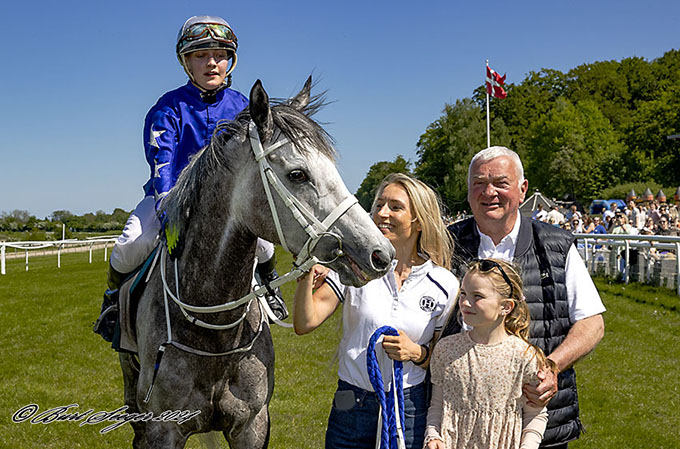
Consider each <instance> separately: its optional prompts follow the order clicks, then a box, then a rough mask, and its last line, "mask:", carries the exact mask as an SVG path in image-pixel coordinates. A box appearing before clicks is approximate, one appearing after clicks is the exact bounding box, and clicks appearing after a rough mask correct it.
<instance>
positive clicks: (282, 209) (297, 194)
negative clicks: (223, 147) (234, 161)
mask: <svg viewBox="0 0 680 449" xmlns="http://www.w3.org/2000/svg"><path fill="white" fill-rule="evenodd" d="M310 90H311V77H310V78H309V79H308V80H307V83H306V84H305V86H304V87H303V89H302V90H301V91H300V93H298V94H297V95H296V96H295V97H294V98H292V99H290V100H288V101H287V102H283V103H281V104H277V105H275V106H273V107H271V106H270V102H269V97H268V95H267V93H266V91H265V90H264V88H263V87H262V84H261V83H260V81H259V80H258V81H257V82H256V83H255V85H254V86H253V88H252V89H251V92H250V105H249V108H248V115H249V116H250V120H251V122H250V123H249V131H248V139H249V141H250V144H251V146H252V148H253V150H254V154H255V159H256V160H258V159H259V161H258V167H257V170H253V171H251V173H250V176H249V177H250V183H249V184H243V185H242V192H243V193H244V194H250V197H251V200H252V202H249V201H244V202H242V204H243V206H244V207H246V208H248V210H247V211H245V210H242V211H241V212H240V215H241V216H244V217H245V216H250V217H253V216H259V219H252V220H249V221H248V222H247V223H244V224H245V225H246V226H248V227H249V228H250V230H251V232H253V233H254V234H256V235H258V236H260V237H262V238H264V239H266V240H270V241H275V242H279V243H280V244H282V245H283V246H284V247H285V248H287V249H288V250H289V251H291V252H292V253H294V254H296V255H300V256H301V257H299V259H303V258H304V257H305V256H306V255H307V254H309V255H312V256H315V257H317V258H318V259H319V260H320V261H321V262H322V263H324V264H325V265H327V266H329V267H330V268H332V269H333V270H335V271H337V272H338V273H339V275H340V279H341V281H342V282H343V283H345V284H347V285H354V286H361V285H363V284H365V283H366V282H368V281H369V280H371V279H374V278H377V277H380V276H382V275H384V274H385V273H386V272H387V270H388V269H389V266H390V262H391V261H392V259H393V258H394V248H393V247H392V245H391V244H390V242H389V241H388V240H387V239H385V237H383V235H382V234H381V233H380V231H379V230H378V228H377V227H376V226H375V224H374V223H373V220H372V219H371V218H370V216H369V215H368V214H367V213H366V212H365V211H364V210H363V209H362V208H361V206H360V205H359V204H358V203H357V202H356V199H355V198H354V196H353V195H351V194H350V192H349V191H348V190H347V187H346V186H345V184H344V182H343V181H342V179H341V178H340V175H339V173H338V171H337V169H336V167H335V162H334V151H333V149H332V146H331V145H330V138H329V137H328V135H327V134H326V132H325V131H324V130H323V128H321V126H319V124H318V123H317V122H315V121H314V120H312V119H311V118H310V117H309V115H310V114H311V113H313V112H314V111H315V110H316V109H318V107H319V105H320V104H321V98H320V97H315V98H312V97H311V96H310ZM268 197H269V203H270V204H269V205H267V198H268ZM271 203H273V205H274V206H273V207H271ZM254 208H257V209H258V210H253V209H254ZM277 222H278V223H279V224H277ZM277 228H278V229H277ZM298 261H300V260H298Z"/></svg>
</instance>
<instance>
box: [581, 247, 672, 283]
mask: <svg viewBox="0 0 680 449" xmlns="http://www.w3.org/2000/svg"><path fill="white" fill-rule="evenodd" d="M575 237H576V238H577V243H578V245H577V247H578V250H579V253H580V254H581V257H582V258H583V260H584V261H585V263H586V266H587V267H588V271H590V273H591V274H595V275H604V276H612V277H620V278H621V279H622V280H623V282H625V283H626V284H627V283H628V282H630V281H634V282H643V283H649V284H652V285H657V286H660V287H667V288H671V289H675V291H676V292H677V294H678V295H680V282H679V280H680V258H678V254H680V237H667V236H661V235H620V234H616V235H613V234H575Z"/></svg>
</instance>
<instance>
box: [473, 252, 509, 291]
mask: <svg viewBox="0 0 680 449" xmlns="http://www.w3.org/2000/svg"><path fill="white" fill-rule="evenodd" d="M478 265H479V270H480V271H481V272H482V273H488V272H489V271H491V270H493V269H494V268H498V271H500V272H501V276H503V279H504V280H505V282H506V283H507V284H508V286H510V298H512V294H513V292H514V291H515V290H514V288H512V282H510V278H509V277H508V275H507V274H505V270H503V267H501V265H500V264H499V263H498V262H496V261H493V260H489V259H482V260H480V261H479V262H478Z"/></svg>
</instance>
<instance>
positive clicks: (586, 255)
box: [583, 239, 592, 274]
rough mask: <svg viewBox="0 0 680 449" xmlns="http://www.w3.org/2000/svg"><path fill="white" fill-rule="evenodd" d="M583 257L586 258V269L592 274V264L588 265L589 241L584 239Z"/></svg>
mask: <svg viewBox="0 0 680 449" xmlns="http://www.w3.org/2000/svg"><path fill="white" fill-rule="evenodd" d="M583 255H584V256H585V259H586V268H587V269H588V272H589V273H590V272H591V270H590V263H588V239H583ZM591 274H592V273H591Z"/></svg>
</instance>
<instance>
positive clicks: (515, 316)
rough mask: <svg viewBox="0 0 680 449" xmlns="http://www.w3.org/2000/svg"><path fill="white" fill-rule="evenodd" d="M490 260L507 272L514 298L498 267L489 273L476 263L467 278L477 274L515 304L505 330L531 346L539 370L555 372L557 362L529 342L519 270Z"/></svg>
mask: <svg viewBox="0 0 680 449" xmlns="http://www.w3.org/2000/svg"><path fill="white" fill-rule="evenodd" d="M489 260H491V261H493V262H496V263H497V264H498V265H500V266H501V267H502V268H503V271H505V274H506V275H507V276H508V279H509V280H510V283H511V284H512V296H510V286H509V285H508V283H507V282H506V281H505V279H504V278H503V275H502V274H501V273H500V271H499V270H498V268H497V267H494V268H492V269H491V270H489V271H482V269H481V262H480V261H475V262H473V263H472V264H471V265H470V267H469V269H468V271H467V273H466V274H465V276H469V275H471V274H477V275H479V276H484V277H486V278H487V279H489V280H490V281H491V282H492V284H493V287H494V290H496V292H498V294H499V295H501V297H503V298H507V299H509V300H510V301H512V302H513V303H514V307H513V308H512V310H511V311H510V313H508V314H507V315H505V320H504V322H503V324H504V325H505V330H506V331H507V332H508V333H509V334H511V335H515V336H517V337H519V338H521V339H522V340H524V341H525V342H526V343H527V344H528V345H529V348H528V350H529V349H531V350H533V351H534V354H535V355H536V357H537V359H538V366H539V369H541V368H544V367H548V368H549V369H551V370H553V371H555V370H556V368H557V367H556V365H555V362H553V361H552V360H550V359H548V358H547V357H546V356H545V354H544V353H543V351H542V350H541V348H539V347H538V346H536V345H534V344H532V343H531V342H530V341H529V325H530V324H531V316H530V314H529V306H528V305H527V302H526V299H525V298H524V293H523V287H524V285H523V282H522V278H521V277H520V275H519V268H518V267H517V266H516V265H514V264H511V263H509V262H506V261H505V260H501V259H489Z"/></svg>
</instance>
